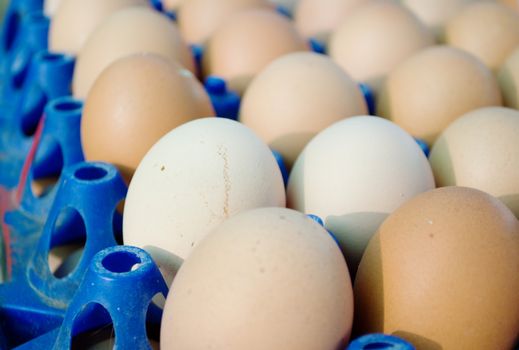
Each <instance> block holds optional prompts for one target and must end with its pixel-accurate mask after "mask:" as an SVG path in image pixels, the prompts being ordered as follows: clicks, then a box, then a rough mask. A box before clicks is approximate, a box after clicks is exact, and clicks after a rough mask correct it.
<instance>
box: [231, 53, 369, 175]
mask: <svg viewBox="0 0 519 350" xmlns="http://www.w3.org/2000/svg"><path fill="white" fill-rule="evenodd" d="M366 113H367V108H366V102H365V101H364V96H363V95H362V93H361V91H360V88H359V87H358V85H357V84H356V83H355V82H354V81H353V80H352V79H351V78H350V76H349V75H348V74H347V73H346V72H344V71H343V70H342V69H341V68H340V67H339V66H338V65H337V64H335V63H334V62H333V61H332V60H331V59H330V58H329V57H327V56H324V55H320V54H316V53H311V52H297V53H291V54H287V55H284V56H281V57H280V58H277V59H276V60H274V61H273V62H271V63H270V64H269V65H268V66H267V67H266V68H265V69H263V70H262V71H261V72H260V73H259V74H258V75H257V76H256V77H255V78H254V79H253V80H252V82H251V84H250V86H249V87H248V89H247V91H246V92H245V95H244V96H243V100H242V104H241V108H240V117H239V119H240V121H241V122H242V123H244V124H245V125H246V126H248V127H250V128H251V129H252V130H254V131H255V132H256V133H257V134H258V136H260V137H261V138H262V139H263V141H265V142H266V143H267V144H269V146H270V147H271V148H272V149H274V150H276V151H278V152H279V153H281V155H282V156H283V159H284V161H285V163H286V165H287V166H288V168H291V167H292V164H293V163H294V162H295V160H296V158H297V156H298V155H299V153H300V152H301V151H302V150H303V148H304V146H305V145H306V143H307V142H308V141H310V139H311V138H312V137H313V136H314V135H315V134H316V133H318V132H319V131H321V130H322V129H324V128H326V127H328V126H329V125H331V124H333V123H334V122H336V121H339V120H341V119H344V118H347V117H351V116H355V115H362V114H366Z"/></svg>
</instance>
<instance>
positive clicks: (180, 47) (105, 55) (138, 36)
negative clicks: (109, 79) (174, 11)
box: [72, 7, 194, 98]
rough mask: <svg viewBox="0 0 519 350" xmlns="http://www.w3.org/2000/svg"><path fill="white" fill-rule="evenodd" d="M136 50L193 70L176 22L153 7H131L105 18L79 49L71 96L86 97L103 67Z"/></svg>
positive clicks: (189, 54) (189, 53)
mask: <svg viewBox="0 0 519 350" xmlns="http://www.w3.org/2000/svg"><path fill="white" fill-rule="evenodd" d="M136 23H139V25H135V24H136ZM135 53H154V54H157V55H161V56H164V57H165V58H167V59H168V60H170V61H172V62H178V63H180V64H181V65H182V66H183V67H185V68H186V69H188V70H190V71H194V62H193V58H192V56H191V52H190V51H189V49H188V47H187V45H186V44H185V43H184V41H183V39H182V38H181V37H180V33H179V32H178V29H177V27H176V26H175V24H174V23H173V22H171V20H169V19H168V18H167V17H166V16H164V15H162V14H160V13H158V12H156V11H154V10H151V9H148V8H144V7H130V8H127V9H123V10H121V11H118V12H116V13H114V14H113V15H111V16H110V17H108V18H107V19H106V20H105V21H104V22H103V23H102V24H101V25H100V26H98V27H97V28H96V30H95V31H94V32H93V33H92V34H91V35H90V37H89V38H88V40H87V42H86V43H85V45H84V46H83V48H82V49H81V51H80V53H79V55H78V58H77V62H76V67H75V70H74V79H73V82H72V90H73V93H74V96H76V97H77V98H85V97H86V95H87V94H88V92H89V90H90V88H91V87H92V85H93V83H94V81H95V80H96V79H97V77H98V76H99V74H101V72H102V71H103V69H105V68H106V67H107V66H109V65H110V64H111V63H113V62H114V61H116V60H117V59H119V58H122V57H124V56H128V55H131V54H135Z"/></svg>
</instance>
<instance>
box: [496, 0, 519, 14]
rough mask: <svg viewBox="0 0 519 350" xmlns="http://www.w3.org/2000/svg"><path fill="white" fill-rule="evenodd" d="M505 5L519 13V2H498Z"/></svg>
mask: <svg viewBox="0 0 519 350" xmlns="http://www.w3.org/2000/svg"><path fill="white" fill-rule="evenodd" d="M498 2H500V3H501V4H503V5H506V6H508V7H510V8H511V9H513V10H515V11H516V12H519V2H518V1H517V0H498Z"/></svg>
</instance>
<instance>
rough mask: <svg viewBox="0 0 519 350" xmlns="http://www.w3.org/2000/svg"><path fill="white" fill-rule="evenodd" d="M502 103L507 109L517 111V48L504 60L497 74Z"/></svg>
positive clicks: (518, 92)
mask: <svg viewBox="0 0 519 350" xmlns="http://www.w3.org/2000/svg"><path fill="white" fill-rule="evenodd" d="M497 79H498V81H499V86H500V87H501V93H502V94H503V102H504V105H505V106H507V107H511V108H515V109H519V47H518V48H517V49H515V50H514V51H513V52H512V54H511V55H510V56H508V58H507V59H506V61H505V63H504V64H503V65H502V66H501V68H500V69H499V72H498V74H497Z"/></svg>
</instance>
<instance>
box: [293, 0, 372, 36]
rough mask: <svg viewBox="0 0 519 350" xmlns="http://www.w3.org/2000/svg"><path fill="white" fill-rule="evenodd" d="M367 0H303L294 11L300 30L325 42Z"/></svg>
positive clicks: (305, 34)
mask: <svg viewBox="0 0 519 350" xmlns="http://www.w3.org/2000/svg"><path fill="white" fill-rule="evenodd" d="M365 2H367V0H301V1H300V2H299V3H298V4H297V7H296V8H295V12H294V21H295V24H296V27H297V30H299V32H300V33H301V34H302V35H303V36H305V37H307V38H315V39H318V40H321V41H323V42H327V41H328V37H329V36H330V34H331V33H332V32H333V31H334V29H335V28H337V26H338V25H339V24H340V23H341V21H342V20H344V18H345V17H346V16H347V15H348V14H349V13H351V12H352V11H353V10H354V9H355V8H356V7H357V6H359V5H361V4H363V3H365Z"/></svg>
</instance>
